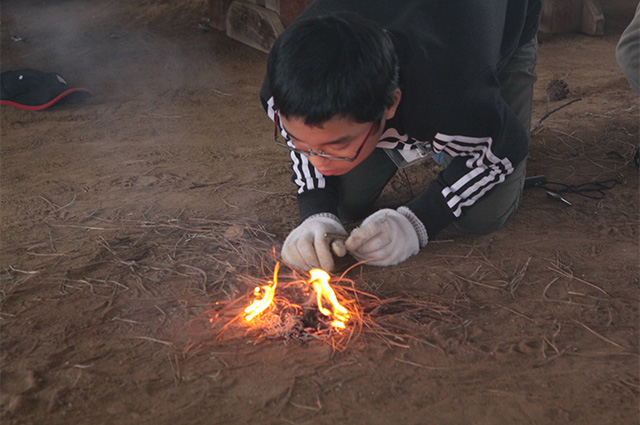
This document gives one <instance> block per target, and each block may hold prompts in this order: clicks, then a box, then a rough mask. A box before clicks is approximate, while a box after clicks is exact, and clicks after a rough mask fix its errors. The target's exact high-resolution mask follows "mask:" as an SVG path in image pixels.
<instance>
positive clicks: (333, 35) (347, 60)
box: [267, 14, 398, 125]
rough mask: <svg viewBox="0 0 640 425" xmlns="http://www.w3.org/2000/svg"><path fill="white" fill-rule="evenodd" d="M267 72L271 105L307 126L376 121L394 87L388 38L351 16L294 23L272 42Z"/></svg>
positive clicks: (395, 67) (393, 55)
mask: <svg viewBox="0 0 640 425" xmlns="http://www.w3.org/2000/svg"><path fill="white" fill-rule="evenodd" d="M267 68H268V75H269V85H270V88H271V93H272V95H273V99H274V106H275V107H276V108H277V109H278V110H279V111H280V113H281V114H282V115H284V116H286V117H295V118H300V119H304V121H305V124H307V125H321V124H323V123H324V122H326V121H328V120H330V119H331V118H333V117H347V118H350V119H353V120H355V121H356V122H371V121H378V120H380V119H381V118H382V116H383V114H384V111H385V109H386V108H388V107H389V106H391V105H392V104H393V101H394V96H393V94H394V90H395V89H396V88H397V87H398V59H397V56H396V53H395V48H394V46H393V43H392V41H391V39H390V37H389V35H388V34H387V32H386V31H384V30H383V29H382V28H381V27H379V26H378V25H377V24H375V23H374V22H372V21H369V20H367V19H365V18H363V17H360V16H358V15H355V14H333V15H326V16H319V17H314V18H308V19H302V20H299V21H296V22H294V23H293V24H292V25H291V26H290V27H289V28H287V30H286V31H285V32H284V33H283V34H282V35H281V36H280V37H279V38H278V39H277V40H276V42H275V43H274V45H273V48H272V49H271V52H270V53H269V58H268V60H267Z"/></svg>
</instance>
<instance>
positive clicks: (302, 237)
mask: <svg viewBox="0 0 640 425" xmlns="http://www.w3.org/2000/svg"><path fill="white" fill-rule="evenodd" d="M331 233H333V234H337V235H344V236H345V239H346V236H347V231H346V230H345V229H344V227H343V226H342V223H341V222H340V219H339V218H338V217H336V216H335V215H333V214H331V213H320V214H315V215H312V216H311V217H309V218H307V219H306V220H305V221H303V222H302V223H301V224H300V225H299V226H298V227H296V228H295V229H293V231H292V232H291V233H289V236H287V239H285V241H284V245H283V246H282V259H283V260H284V261H285V263H287V264H288V265H290V266H291V267H293V268H294V269H296V270H304V271H309V270H311V269H313V268H316V267H320V268H321V269H324V270H326V271H328V272H330V271H333V268H334V266H335V263H334V261H333V254H335V255H337V256H338V257H344V256H345V254H346V253H347V249H346V248H345V246H344V240H343V239H332V238H331ZM332 252H333V253H332Z"/></svg>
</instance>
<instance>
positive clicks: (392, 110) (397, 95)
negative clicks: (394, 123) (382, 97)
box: [385, 89, 402, 120]
mask: <svg viewBox="0 0 640 425" xmlns="http://www.w3.org/2000/svg"><path fill="white" fill-rule="evenodd" d="M400 99H402V91H401V90H400V89H395V90H394V91H393V104H392V105H391V106H389V107H388V108H387V111H386V112H385V117H386V119H387V120H390V119H391V118H393V117H394V115H395V114H396V110H397V109H398V105H399V104H400Z"/></svg>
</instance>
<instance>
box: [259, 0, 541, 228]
mask: <svg viewBox="0 0 640 425" xmlns="http://www.w3.org/2000/svg"><path fill="white" fill-rule="evenodd" d="M541 7H542V0H316V1H315V2H314V3H312V4H311V5H310V6H309V7H308V8H307V9H306V10H305V11H304V12H303V13H302V14H301V15H300V16H299V17H298V18H297V19H305V18H308V17H312V16H317V15H323V14H327V13H331V12H337V11H340V12H343V11H346V12H356V13H358V14H361V15H362V16H364V17H366V18H368V19H371V20H373V21H375V22H377V23H378V24H380V25H381V26H382V27H383V28H385V29H386V30H387V31H389V32H390V33H391V36H392V40H393V42H394V45H395V48H396V51H397V54H398V60H399V64H400V88H401V90H402V100H401V102H400V105H399V107H398V110H397V112H396V115H395V117H394V118H393V119H391V120H389V121H388V122H387V125H386V127H385V130H384V132H383V134H382V137H381V140H380V142H379V143H378V147H380V148H393V149H410V148H411V146H412V145H413V146H415V144H427V145H430V146H431V147H432V149H433V151H434V152H436V153H438V152H445V153H447V154H449V155H451V156H452V157H454V158H453V161H452V162H451V164H450V165H449V166H448V167H447V168H446V169H444V170H442V171H441V172H440V173H439V175H438V177H437V178H436V179H435V180H433V181H432V182H431V183H430V185H429V186H428V188H427V189H426V190H425V191H424V192H422V193H421V194H420V195H418V196H417V197H416V198H415V199H413V200H411V201H410V202H409V203H408V204H407V207H409V208H410V209H411V210H412V211H413V212H414V213H415V214H416V216H417V217H418V218H420V220H421V221H422V222H423V223H424V225H425V227H426V229H427V232H428V234H429V238H433V237H434V236H435V235H436V234H437V233H438V232H439V231H440V230H442V229H443V228H444V227H445V226H447V225H448V224H449V223H451V222H453V221H454V220H455V219H456V218H459V217H460V216H462V215H463V214H464V211H465V209H466V208H469V207H470V206H472V205H473V204H474V203H476V202H477V201H478V200H480V199H481V198H482V197H483V196H484V195H485V194H486V193H487V192H489V191H490V190H491V189H492V188H493V187H495V186H496V185H498V184H500V183H502V182H503V181H504V180H505V178H506V176H507V175H509V174H510V173H511V172H513V169H514V167H515V166H517V165H518V164H519V163H520V162H521V161H522V160H523V159H525V157H526V155H527V152H528V132H527V131H525V129H524V128H523V127H522V125H521V124H520V122H519V121H518V119H517V118H516V116H515V114H514V112H513V111H512V110H511V109H510V108H509V107H508V106H507V104H506V103H505V102H504V100H503V99H502V98H501V96H500V85H499V83H498V79H497V77H496V76H497V74H498V73H499V72H500V70H501V69H502V67H503V66H504V65H505V63H506V62H507V61H508V60H509V58H510V56H511V54H512V53H513V52H514V50H515V49H516V48H518V47H519V46H521V45H523V44H526V43H528V42H530V41H531V40H532V39H533V37H534V36H535V35H536V33H537V30H538V22H539V17H540V11H541ZM260 98H261V101H262V104H263V106H264V108H265V110H266V111H267V114H268V115H269V117H270V118H271V119H273V118H274V115H273V114H274V111H273V98H272V96H271V93H270V90H269V87H268V76H267V77H266V78H265V83H264V84H263V87H262V90H261V92H260ZM291 158H292V160H293V170H294V176H293V181H294V182H295V183H296V184H297V186H298V205H299V208H300V218H301V220H304V219H305V218H307V217H309V216H310V215H313V214H316V213H320V212H331V213H334V214H336V213H337V202H338V201H337V196H336V193H337V190H336V180H337V178H336V177H333V176H326V177H325V176H323V175H321V174H320V173H319V172H318V171H317V170H316V169H315V168H314V167H313V166H312V165H311V164H310V163H309V161H308V160H307V159H306V157H304V156H303V155H299V154H296V153H292V154H291Z"/></svg>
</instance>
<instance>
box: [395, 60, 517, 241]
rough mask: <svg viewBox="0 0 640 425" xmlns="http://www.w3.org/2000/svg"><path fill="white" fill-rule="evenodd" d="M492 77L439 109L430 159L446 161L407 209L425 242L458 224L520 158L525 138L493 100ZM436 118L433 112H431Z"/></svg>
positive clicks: (507, 110)
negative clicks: (424, 232)
mask: <svg viewBox="0 0 640 425" xmlns="http://www.w3.org/2000/svg"><path fill="white" fill-rule="evenodd" d="M493 75H495V73H494V72H493V71H491V70H487V72H486V73H485V76H484V77H481V78H478V79H477V80H476V81H475V83H474V84H471V85H470V86H468V87H467V89H465V90H464V92H463V93H461V94H460V96H456V99H463V100H461V101H459V102H455V101H454V102H453V103H452V104H451V106H450V107H449V108H443V109H442V115H441V116H440V117H439V120H438V121H439V123H440V124H441V125H440V126H439V128H440V130H439V132H438V133H437V134H436V135H435V137H434V139H433V141H432V147H433V150H434V152H435V153H439V152H444V153H446V154H447V155H449V156H450V157H451V158H452V160H451V162H450V163H449V164H448V166H447V167H446V168H444V169H443V170H442V171H441V172H440V173H439V174H438V176H437V178H436V179H434V180H433V181H432V182H431V183H430V185H429V186H428V187H427V189H426V190H425V191H424V192H423V193H421V194H420V195H419V196H418V197H416V198H415V199H413V200H411V201H410V202H409V203H408V204H407V206H408V207H409V208H410V209H411V210H412V211H413V212H414V213H415V214H416V216H417V217H418V218H420V220H421V221H422V222H423V223H424V225H425V227H426V228H427V232H428V233H429V237H430V238H432V237H434V236H435V235H436V234H437V233H438V232H440V231H441V230H442V229H444V228H445V227H446V226H447V225H448V224H450V223H451V222H453V221H455V220H456V219H459V218H460V217H462V216H463V215H464V213H465V210H467V209H468V208H470V207H471V206H473V205H474V204H475V203H476V202H479V201H480V200H482V198H483V197H484V196H486V195H487V194H488V193H489V192H490V191H491V190H492V189H493V188H495V187H496V186H497V185H499V184H501V183H502V182H504V181H505V179H506V178H507V176H508V175H509V174H511V173H512V172H513V170H514V168H515V167H516V166H517V165H518V164H519V163H520V162H521V161H522V160H523V159H525V158H526V155H527V151H528V134H527V132H526V130H525V129H524V127H523V126H522V125H521V124H520V122H519V121H518V119H517V117H516V115H515V114H514V112H513V111H512V110H511V109H510V108H509V107H508V106H507V105H506V103H505V102H504V100H503V99H502V98H501V97H500V94H499V84H498V83H497V81H496V79H495V77H494V76H493ZM434 113H437V112H434Z"/></svg>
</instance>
